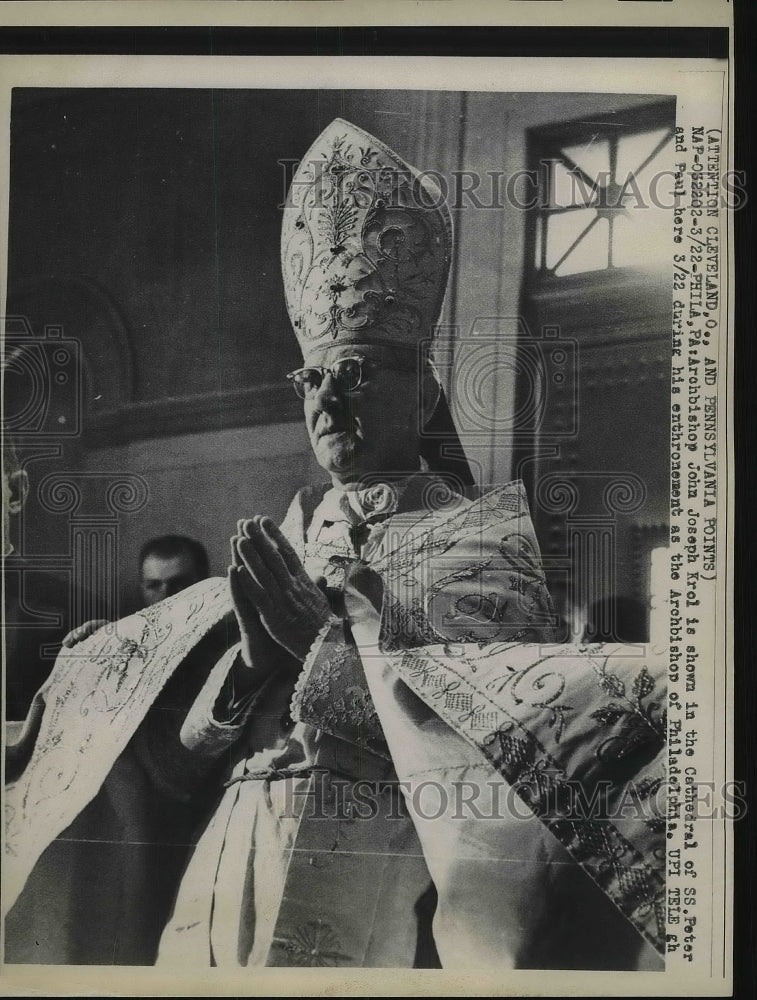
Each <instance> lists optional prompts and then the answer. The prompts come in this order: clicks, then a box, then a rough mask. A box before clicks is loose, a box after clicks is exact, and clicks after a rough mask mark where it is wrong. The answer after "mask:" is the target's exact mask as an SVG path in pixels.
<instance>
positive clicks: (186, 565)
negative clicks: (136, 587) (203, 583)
mask: <svg viewBox="0 0 757 1000" xmlns="http://www.w3.org/2000/svg"><path fill="white" fill-rule="evenodd" d="M199 579H200V577H199V576H198V574H197V567H196V566H195V564H194V560H193V559H192V557H191V556H190V555H189V554H188V553H186V552H185V553H182V554H181V555H178V556H172V557H170V558H168V559H164V558H163V557H161V556H145V560H144V562H143V563H142V578H141V580H140V586H141V589H142V600H143V601H144V603H145V607H147V606H148V605H150V604H157V603H158V601H162V600H164V599H165V598H166V597H171V596H172V595H173V594H178V593H179V591H181V590H184V589H185V588H186V587H190V586H191V585H192V584H193V583H197V581H198V580H199Z"/></svg>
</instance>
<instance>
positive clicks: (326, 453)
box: [303, 345, 419, 483]
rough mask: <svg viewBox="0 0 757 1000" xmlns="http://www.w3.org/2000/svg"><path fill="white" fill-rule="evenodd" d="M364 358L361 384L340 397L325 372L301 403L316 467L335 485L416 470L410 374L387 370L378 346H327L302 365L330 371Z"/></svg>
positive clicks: (414, 389) (414, 394)
mask: <svg viewBox="0 0 757 1000" xmlns="http://www.w3.org/2000/svg"><path fill="white" fill-rule="evenodd" d="M354 356H360V357H363V358H365V360H366V364H365V366H364V372H365V375H364V383H363V385H361V387H360V388H359V389H357V390H355V391H354V392H350V393H344V392H342V391H341V390H340V389H339V387H338V386H337V385H336V383H335V381H334V379H333V378H332V376H331V375H330V374H327V375H326V376H325V377H324V379H323V382H322V383H321V386H320V388H319V389H318V390H317V392H315V393H314V394H313V395H312V396H311V397H309V398H307V399H306V400H305V402H304V407H305V423H306V426H307V431H308V435H309V437H310V444H311V446H312V448H313V451H314V453H315V457H316V459H317V461H318V464H319V465H320V466H321V467H322V468H323V469H325V470H326V471H327V472H328V473H329V474H330V475H331V478H332V481H333V482H335V483H350V482H355V481H357V480H359V479H360V478H361V477H362V476H365V475H366V474H369V473H386V474H391V473H400V474H401V473H407V472H414V471H415V470H417V468H418V464H419V460H418V433H419V428H418V388H417V376H416V374H415V372H413V371H398V370H396V369H393V368H390V367H388V365H387V363H386V358H385V356H384V355H382V352H381V351H380V350H379V349H377V348H371V347H359V348H357V347H354V346H352V345H346V346H340V347H332V348H328V349H327V350H325V351H319V352H318V353H317V354H314V355H312V356H309V357H308V358H307V360H305V361H304V362H303V365H308V364H311V365H322V366H323V367H329V366H330V365H333V364H334V362H335V361H337V360H338V359H339V358H346V357H354Z"/></svg>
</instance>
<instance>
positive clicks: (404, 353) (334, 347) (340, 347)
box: [302, 343, 419, 374]
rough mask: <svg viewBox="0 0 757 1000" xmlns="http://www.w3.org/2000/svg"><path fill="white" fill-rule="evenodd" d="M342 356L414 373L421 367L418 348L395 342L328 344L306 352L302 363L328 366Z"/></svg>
mask: <svg viewBox="0 0 757 1000" xmlns="http://www.w3.org/2000/svg"><path fill="white" fill-rule="evenodd" d="M342 358H362V359H364V360H366V361H372V362H374V363H375V364H378V365H380V366H381V367H382V368H384V369H387V370H390V371H397V372H409V373H411V374H414V373H416V372H417V371H418V368H419V357H418V351H417V349H416V348H410V347H398V346H396V345H394V344H381V343H372V344H359V343H356V344H350V343H347V344H345V343H341V344H328V345H325V346H319V347H317V348H315V349H313V350H308V351H306V352H305V354H304V357H303V360H302V364H303V367H306V366H308V365H319V366H322V367H324V368H328V367H329V366H331V365H333V364H334V363H335V362H337V361H339V360H340V359H342Z"/></svg>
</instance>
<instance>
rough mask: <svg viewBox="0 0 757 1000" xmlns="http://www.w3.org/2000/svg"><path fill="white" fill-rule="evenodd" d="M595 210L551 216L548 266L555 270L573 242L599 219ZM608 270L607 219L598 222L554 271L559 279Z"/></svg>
mask: <svg viewBox="0 0 757 1000" xmlns="http://www.w3.org/2000/svg"><path fill="white" fill-rule="evenodd" d="M596 217H597V213H596V212H595V211H594V209H593V208H585V209H584V208H581V209H578V210H577V211H575V212H565V213H564V214H559V215H551V216H550V217H549V219H548V222H547V267H549V268H553V267H554V266H555V264H556V263H557V262H558V261H559V260H560V258H561V257H562V255H563V254H564V253H565V251H566V250H567V249H568V248H569V247H570V245H571V244H572V243H573V242H574V240H575V239H576V238H577V237H578V236H579V235H580V234H581V233H582V232H583V231H584V230H585V229H586V228H587V227H588V225H589V224H590V223H591V222H593V221H594V219H596ZM605 267H607V220H606V219H599V220H598V221H597V222H596V223H595V225H594V227H593V228H592V229H591V231H590V232H589V233H587V235H586V236H584V237H583V239H582V240H581V242H580V243H579V244H578V246H577V247H575V249H574V250H572V251H571V253H570V254H568V256H567V257H566V258H565V260H564V261H563V262H562V264H560V266H559V267H558V268H557V270H556V271H555V274H556V275H558V276H559V277H564V276H565V275H567V274H580V273H581V272H582V271H599V270H601V269H602V268H605Z"/></svg>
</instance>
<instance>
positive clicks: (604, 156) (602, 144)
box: [563, 139, 638, 184]
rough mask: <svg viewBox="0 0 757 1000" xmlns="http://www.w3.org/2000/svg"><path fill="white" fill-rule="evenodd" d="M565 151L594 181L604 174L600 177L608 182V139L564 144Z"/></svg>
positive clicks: (604, 182) (604, 181)
mask: <svg viewBox="0 0 757 1000" xmlns="http://www.w3.org/2000/svg"><path fill="white" fill-rule="evenodd" d="M563 152H564V153H565V154H566V156H569V157H570V158H571V160H573V162H574V163H575V164H576V165H577V166H579V167H580V168H581V169H582V170H583V171H584V173H586V174H588V175H589V177H591V179H592V180H593V181H595V180H596V179H597V178H598V177H600V175H603V176H601V178H600V179H601V181H602V183H603V184H606V183H607V180H608V177H609V170H610V145H609V143H608V141H607V139H593V140H592V141H590V142H587V143H585V144H584V145H582V146H563ZM636 166H638V164H636Z"/></svg>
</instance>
